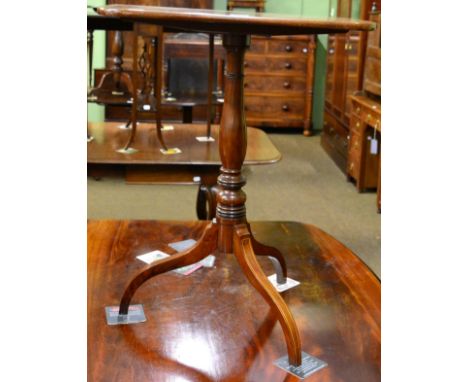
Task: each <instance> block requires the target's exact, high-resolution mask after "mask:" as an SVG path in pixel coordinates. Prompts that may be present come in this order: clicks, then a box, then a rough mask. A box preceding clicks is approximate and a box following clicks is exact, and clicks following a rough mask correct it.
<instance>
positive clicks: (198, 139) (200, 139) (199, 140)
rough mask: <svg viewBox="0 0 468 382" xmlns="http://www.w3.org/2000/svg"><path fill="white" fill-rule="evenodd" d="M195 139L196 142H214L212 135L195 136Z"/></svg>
mask: <svg viewBox="0 0 468 382" xmlns="http://www.w3.org/2000/svg"><path fill="white" fill-rule="evenodd" d="M195 139H196V140H197V141H198V142H214V141H215V139H214V138H213V137H206V136H205V137H195Z"/></svg>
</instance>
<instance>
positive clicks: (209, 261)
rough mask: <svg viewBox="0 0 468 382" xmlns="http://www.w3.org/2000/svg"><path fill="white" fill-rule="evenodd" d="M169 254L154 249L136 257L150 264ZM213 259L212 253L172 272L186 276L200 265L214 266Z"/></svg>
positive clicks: (200, 266)
mask: <svg viewBox="0 0 468 382" xmlns="http://www.w3.org/2000/svg"><path fill="white" fill-rule="evenodd" d="M169 256H170V255H168V254H167V253H165V252H162V251H160V250H156V251H152V252H148V253H145V254H143V255H139V256H137V259H138V260H140V261H143V262H144V263H146V264H151V263H154V262H155V261H157V260H161V259H165V258H166V257H169ZM214 261H215V257H214V256H213V255H209V256H207V257H205V258H204V259H203V260H200V261H198V262H196V263H194V264H191V265H187V266H185V267H180V268H177V269H174V272H176V273H179V274H181V275H184V276H187V275H189V274H191V273H193V272H195V271H196V270H197V269H200V268H202V267H207V268H212V267H213V266H214Z"/></svg>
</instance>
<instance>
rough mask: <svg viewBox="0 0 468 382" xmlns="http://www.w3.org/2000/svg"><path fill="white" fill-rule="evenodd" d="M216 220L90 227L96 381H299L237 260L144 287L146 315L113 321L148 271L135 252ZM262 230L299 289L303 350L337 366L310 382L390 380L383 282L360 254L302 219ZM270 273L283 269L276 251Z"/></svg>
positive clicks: (294, 305)
mask: <svg viewBox="0 0 468 382" xmlns="http://www.w3.org/2000/svg"><path fill="white" fill-rule="evenodd" d="M206 224H207V222H201V221H199V222H174V221H173V222H158V221H116V220H113V221H90V222H89V223H88V380H90V381H128V382H132V381H135V382H136V381H138V382H145V381H158V382H165V381H179V380H180V381H191V382H211V381H213V382H214V381H217V382H228V381H231V382H232V381H252V382H258V381H268V382H285V381H288V382H293V381H299V379H298V378H296V377H293V376H292V375H289V374H288V373H286V372H285V371H284V370H282V369H280V368H278V367H277V366H275V365H274V361H276V360H277V359H278V358H280V357H282V356H284V355H286V353H287V350H286V344H285V341H284V336H283V333H282V331H281V327H280V324H279V322H278V321H277V320H276V318H275V316H274V314H273V313H272V311H271V310H270V308H269V306H268V304H267V303H266V302H265V301H264V300H263V298H262V297H261V296H260V295H259V293H258V292H257V291H256V290H255V289H254V288H253V287H252V286H251V285H250V284H249V282H248V281H247V279H246V277H245V275H244V274H243V273H242V271H241V269H240V267H239V265H238V264H237V261H236V259H235V257H234V256H233V255H219V254H218V255H217V256H216V262H215V266H214V267H213V268H201V269H198V270H197V271H195V272H193V273H192V274H190V275H188V276H182V275H180V274H177V273H175V272H169V273H166V274H163V275H159V276H157V277H155V278H154V279H151V280H149V281H148V282H147V283H145V284H144V285H143V286H142V287H141V288H140V289H139V290H138V291H137V293H136V294H135V296H134V299H133V301H132V304H143V306H144V311H145V314H146V319H147V321H146V322H144V323H140V324H134V325H121V326H108V325H107V323H106V319H105V313H104V307H105V306H113V305H118V303H119V300H120V298H121V296H122V293H123V291H124V288H125V285H126V284H127V283H128V282H129V281H130V279H131V278H132V277H133V276H134V275H135V274H136V273H137V272H139V271H141V270H142V269H143V268H144V267H145V265H146V264H145V263H143V262H141V261H139V260H137V259H136V256H138V255H141V254H144V253H147V252H150V251H154V250H157V249H159V250H161V251H164V252H166V253H169V254H172V253H175V251H174V250H173V249H171V248H170V247H169V246H168V244H169V243H173V242H177V241H181V240H186V239H194V240H197V239H198V238H199V237H200V235H201V233H202V231H203V228H204V227H205V226H206ZM251 226H252V231H253V234H254V236H255V237H256V238H257V239H258V240H259V241H260V242H263V243H265V244H268V245H272V246H274V247H276V248H278V249H279V250H280V251H281V252H282V253H283V255H284V257H285V260H286V263H287V267H288V277H290V278H292V279H294V280H297V281H299V282H300V285H298V286H296V287H294V288H292V289H289V290H287V291H285V292H283V293H282V297H283V298H284V300H285V301H286V303H287V304H288V306H289V308H290V309H291V311H292V314H293V316H294V318H295V320H296V323H297V325H298V328H299V333H300V336H301V341H302V350H303V351H304V352H306V353H308V354H311V355H313V356H315V357H317V358H319V359H321V360H323V361H325V362H326V363H327V364H328V366H327V367H325V368H324V369H321V370H319V371H317V372H316V373H314V374H312V375H311V376H310V377H308V378H307V381H309V382H343V381H346V382H364V381H365V382H374V381H375V382H377V381H380V282H379V280H378V279H377V278H376V277H375V276H374V274H373V273H372V272H371V271H370V270H369V268H367V266H366V265H365V264H364V263H363V262H362V261H361V260H359V258H358V257H357V256H355V255H354V254H353V253H352V252H351V251H350V250H349V249H347V248H346V247H345V246H344V245H343V244H341V243H339V242H338V241H337V240H336V239H334V238H333V237H331V236H330V235H328V234H326V233H325V232H323V231H321V230H320V229H318V228H316V227H314V226H311V225H307V224H301V223H294V222H253V223H252V224H251ZM259 262H260V264H261V266H262V268H263V269H264V271H265V273H266V275H267V276H268V275H271V274H273V273H274V269H273V266H272V265H271V263H270V262H269V261H268V259H267V258H265V257H259Z"/></svg>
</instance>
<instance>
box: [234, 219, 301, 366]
mask: <svg viewBox="0 0 468 382" xmlns="http://www.w3.org/2000/svg"><path fill="white" fill-rule="evenodd" d="M234 254H235V255H236V258H237V261H238V262H239V265H240V266H241V268H242V270H243V271H244V274H245V275H246V276H247V279H248V280H249V282H250V283H251V284H252V286H253V287H254V288H255V289H256V290H257V291H258V292H259V293H260V294H261V295H262V297H263V298H264V299H265V300H266V302H267V303H268V304H269V305H270V307H271V309H273V310H274V311H275V312H276V316H277V317H278V319H279V322H280V324H281V328H282V329H283V333H284V337H285V339H286V346H287V348H288V357H289V363H290V364H291V365H294V366H299V365H300V364H301V362H302V355H301V338H300V336H299V330H298V329H297V325H296V322H295V321H294V317H293V315H292V313H291V311H290V310H289V308H288V306H287V305H286V303H285V302H284V300H283V299H282V297H281V296H280V294H279V293H278V292H277V291H276V289H275V288H274V287H273V285H272V284H271V283H270V281H269V280H268V278H267V277H266V276H265V274H264V273H263V270H262V268H261V267H260V264H259V263H258V261H257V259H256V257H255V252H254V249H253V246H252V234H251V233H250V230H249V227H248V226H247V224H240V225H236V227H235V232H234ZM281 257H282V256H281ZM283 261H284V259H283Z"/></svg>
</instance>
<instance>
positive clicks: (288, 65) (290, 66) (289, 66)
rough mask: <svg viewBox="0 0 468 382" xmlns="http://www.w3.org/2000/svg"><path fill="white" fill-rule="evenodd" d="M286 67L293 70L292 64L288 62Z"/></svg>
mask: <svg viewBox="0 0 468 382" xmlns="http://www.w3.org/2000/svg"><path fill="white" fill-rule="evenodd" d="M284 67H285V68H286V69H291V68H292V65H291V63H290V62H286V64H284Z"/></svg>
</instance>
